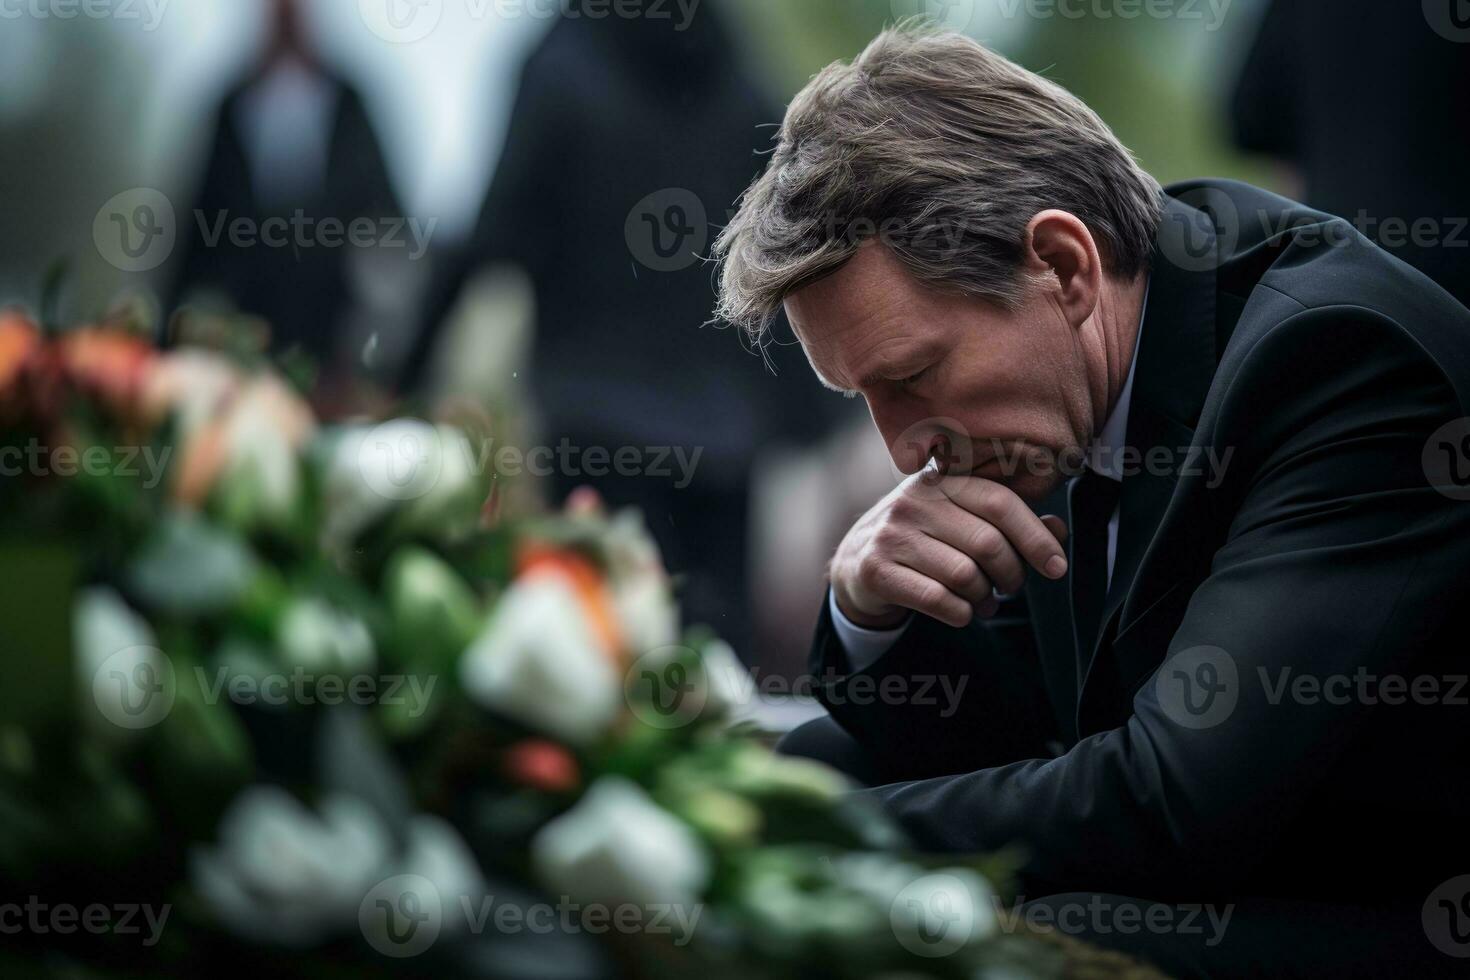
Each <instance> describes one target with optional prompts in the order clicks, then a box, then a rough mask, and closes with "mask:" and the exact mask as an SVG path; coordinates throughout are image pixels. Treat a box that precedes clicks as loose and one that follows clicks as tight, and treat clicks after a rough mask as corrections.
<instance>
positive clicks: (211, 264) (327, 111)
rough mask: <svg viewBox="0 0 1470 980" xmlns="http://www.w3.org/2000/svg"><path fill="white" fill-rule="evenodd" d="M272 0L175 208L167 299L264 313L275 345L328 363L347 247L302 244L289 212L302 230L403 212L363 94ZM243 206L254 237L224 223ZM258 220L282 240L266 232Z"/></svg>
mask: <svg viewBox="0 0 1470 980" xmlns="http://www.w3.org/2000/svg"><path fill="white" fill-rule="evenodd" d="M270 7H271V25H270V35H269V39H268V41H267V45H266V49H265V51H264V53H263V55H262V56H261V58H260V59H259V60H258V61H257V63H256V64H255V65H254V67H253V68H252V69H251V70H250V72H249V74H248V77H246V78H245V79H244V80H242V81H241V82H239V83H238V84H237V85H235V86H234V87H233V88H231V89H230V91H229V93H228V94H227V95H226V96H225V99H224V101H223V103H222V104H221V105H220V107H219V109H218V112H217V113H216V118H215V125H214V137H213V140H212V141H211V145H210V150H209V157H208V162H207V164H206V165H205V168H204V173H203V178H202V182H201V184H200V188H199V191H198V194H197V195H196V197H195V200H194V204H193V208H192V209H191V210H190V212H189V213H188V215H187V216H181V218H180V220H181V221H183V222H184V223H185V225H186V227H185V228H184V229H181V233H180V241H181V251H180V256H179V258H178V259H177V263H178V265H177V272H176V278H175V282H174V286H173V289H172V302H171V303H170V305H169V309H170V310H172V309H174V308H176V307H177V306H178V305H179V304H180V303H181V302H187V301H189V300H190V299H191V298H200V297H201V296H209V297H211V298H215V297H218V298H222V299H224V300H226V301H227V302H228V303H229V304H231V306H232V307H233V308H234V309H238V310H241V311H243V312H246V313H250V314H254V315H256V316H260V317H263V318H264V319H265V320H266V321H267V322H268V323H269V324H270V328H271V346H272V349H273V350H274V351H275V352H278V353H279V352H283V351H287V350H292V349H296V350H300V351H302V352H304V353H306V354H308V355H310V356H311V357H312V358H313V360H314V361H315V362H316V363H317V364H318V365H320V366H322V367H323V368H326V369H328V370H330V368H331V362H332V361H333V359H334V358H335V357H336V356H338V354H339V353H341V352H339V351H338V350H337V347H338V345H339V343H340V339H341V337H342V334H343V328H344V324H345V320H346V318H347V317H348V316H349V315H350V310H351V307H352V303H353V289H352V286H351V282H350V273H351V268H350V266H351V262H352V253H353V251H354V249H353V248H352V247H349V246H347V245H342V244H338V245H331V244H330V240H329V239H325V238H324V240H325V241H328V242H329V243H328V244H322V243H320V242H318V243H316V244H313V245H309V246H307V247H300V246H299V244H298V242H297V239H298V237H301V236H299V235H298V233H297V232H296V231H294V230H292V229H291V227H290V222H292V221H293V219H295V218H296V217H297V216H298V215H299V216H300V217H301V218H302V219H304V221H307V222H311V223H312V224H310V225H304V224H303V225H302V227H305V228H306V229H307V230H306V232H305V235H306V236H308V240H310V236H313V235H315V234H316V231H320V230H324V229H325V227H326V226H324V225H323V224H322V223H324V222H327V221H336V222H341V224H342V225H343V226H346V225H349V224H350V223H351V222H352V221H354V220H355V219H359V218H370V219H378V218H392V217H394V216H397V215H401V214H402V212H401V209H400V206H399V204H398V202H397V199H396V197H395V195H394V191H393V187H392V183H391V181H390V180H389V176H388V171H387V168H386V166H385V164H384V161H383V154H382V150H381V148H380V146H379V143H378V139H377V137H376V136H375V135H374V132H373V127H372V124H371V122H370V121H369V119H368V115H367V112H366V110H365V108H364V106H363V101H362V98H361V96H360V95H359V94H358V92H357V90H356V89H354V88H353V87H352V85H351V84H349V83H348V82H347V81H346V80H344V79H343V78H341V77H339V76H338V75H337V74H336V73H334V72H333V71H332V70H331V69H330V68H329V67H327V66H326V65H325V64H323V63H322V61H321V59H320V58H319V56H318V54H317V52H316V51H315V50H314V49H313V46H312V44H311V42H310V40H309V38H308V36H307V34H306V30H305V26H304V25H303V23H302V14H301V11H300V9H299V7H298V3H297V0H270ZM242 218H243V219H246V220H247V221H248V222H249V223H250V227H251V228H253V229H255V230H256V231H255V234H256V236H257V238H258V240H256V241H254V242H247V241H245V240H242V242H241V243H235V242H233V241H232V236H231V234H230V232H229V226H230V223H231V222H234V221H236V220H238V219H242ZM271 219H276V221H275V222H273V223H272V224H271V225H268V224H267V222H269V221H270V220H271ZM281 221H285V222H287V224H286V225H282V224H281V223H280V222H281ZM298 224H301V222H298ZM267 229H271V230H270V235H271V237H272V238H273V239H274V240H275V241H276V242H278V243H280V244H268V243H267V242H266V241H265V240H264V239H265V237H266V234H265V233H266V231H267ZM283 236H284V238H283ZM335 237H336V238H337V239H338V240H341V239H342V238H343V237H344V236H341V235H338V236H335Z"/></svg>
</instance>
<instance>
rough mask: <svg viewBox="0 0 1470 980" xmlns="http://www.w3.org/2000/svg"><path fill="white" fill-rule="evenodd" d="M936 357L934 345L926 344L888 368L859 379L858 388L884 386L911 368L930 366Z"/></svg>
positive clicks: (869, 373) (879, 369) (871, 372)
mask: <svg viewBox="0 0 1470 980" xmlns="http://www.w3.org/2000/svg"><path fill="white" fill-rule="evenodd" d="M935 356H936V351H935V350H934V348H933V346H932V345H929V344H926V345H925V346H923V347H916V348H914V349H913V350H911V351H909V352H908V353H906V354H905V355H904V356H903V357H901V358H898V359H896V360H895V361H894V363H893V364H889V365H887V366H886V367H881V368H877V369H875V370H873V371H870V372H868V373H867V374H865V375H863V376H862V377H861V378H860V379H858V387H860V388H872V387H875V386H877V385H880V384H883V383H884V382H885V381H891V380H893V377H894V375H895V374H896V373H898V372H899V371H907V370H909V368H910V367H918V366H919V365H921V364H928V363H929V362H930V361H932V360H934V358H935Z"/></svg>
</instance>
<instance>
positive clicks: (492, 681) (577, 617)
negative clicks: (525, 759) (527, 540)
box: [460, 576, 623, 744]
mask: <svg viewBox="0 0 1470 980" xmlns="http://www.w3.org/2000/svg"><path fill="white" fill-rule="evenodd" d="M460 682H461V683H462V685H463V686H464V689H465V692H466V693H467V694H468V695H469V696H470V697H471V698H473V699H475V700H476V701H478V702H479V703H480V704H481V705H483V706H484V707H487V708H490V709H491V710H494V711H498V712H501V713H502V714H505V715H507V716H509V717H511V718H515V719H517V720H519V721H521V722H523V723H525V724H527V725H530V726H531V727H533V728H538V729H542V730H544V731H546V732H548V733H549V734H552V735H555V736H557V737H559V738H563V739H566V740H567V741H569V742H573V743H578V744H585V743H587V742H590V741H592V740H593V739H595V738H597V737H598V736H600V735H601V734H602V733H603V732H604V731H606V730H607V727H608V726H609V725H610V724H611V723H612V722H613V720H614V719H616V718H617V716H618V712H619V710H620V709H621V707H622V697H623V689H622V684H621V683H620V681H619V678H618V674H617V671H616V670H615V669H614V668H613V665H612V664H611V663H610V662H609V661H608V659H607V657H606V656H605V655H604V654H603V652H602V651H601V649H600V648H599V645H598V642H597V638H596V636H595V635H594V634H593V631H592V627H591V625H590V624H589V623H588V622H587V619H586V615H585V614H584V613H583V611H582V607H581V604H580V603H579V602H578V600H577V596H576V594H575V593H574V592H573V591H572V588H571V586H569V585H568V584H567V583H566V582H564V581H562V580H561V579H560V578H557V577H555V576H536V577H535V578H533V579H530V580H528V581H520V582H515V583H513V584H512V585H511V587H510V588H509V589H507V590H506V592H505V594H504V595H503V596H502V597H501V599H500V602H499V603H498V604H497V605H496V609H495V611H494V613H493V614H492V618H491V620H490V623H489V625H488V627H487V628H486V629H485V631H484V632H483V633H481V634H480V637H479V638H478V639H476V640H475V641H474V643H472V644H471V645H470V648H469V649H468V650H467V651H465V655H464V658H463V659H462V660H461V661H460Z"/></svg>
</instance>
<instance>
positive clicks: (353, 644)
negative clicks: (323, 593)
mask: <svg viewBox="0 0 1470 980" xmlns="http://www.w3.org/2000/svg"><path fill="white" fill-rule="evenodd" d="M276 644H277V647H278V649H279V651H280V656H281V659H282V661H283V662H284V663H285V664H286V665H287V666H289V667H300V668H301V669H302V670H303V671H306V672H307V673H309V674H313V675H320V674H338V675H340V676H342V677H356V676H358V675H360V674H365V673H369V672H371V671H372V670H373V668H374V666H375V665H376V661H377V658H376V654H375V652H374V649H373V637H372V634H371V633H369V632H368V628H367V627H366V626H364V625H363V623H362V620H360V619H358V618H357V617H356V616H352V615H350V614H348V613H345V612H342V611H340V610H338V609H336V608H335V607H333V606H332V605H331V604H330V603H328V602H326V601H325V600H323V599H318V598H316V597H315V596H312V597H308V598H305V599H297V600H295V601H293V602H292V603H291V605H290V606H288V607H287V608H286V612H285V613H284V614H283V615H282V616H281V621H280V623H278V624H277V626H276Z"/></svg>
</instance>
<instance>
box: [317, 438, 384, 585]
mask: <svg viewBox="0 0 1470 980" xmlns="http://www.w3.org/2000/svg"><path fill="white" fill-rule="evenodd" d="M372 431H374V430H373V429H372V428H370V427H368V426H357V427H351V428H341V429H335V430H333V431H332V432H331V433H330V434H329V435H328V436H327V438H326V440H324V447H325V450H326V457H327V458H326V464H325V467H324V472H323V474H322V490H323V495H324V498H325V503H326V513H325V515H324V518H323V521H322V543H323V545H324V546H325V547H326V548H327V549H328V550H329V551H331V552H333V553H334V554H337V555H339V556H340V555H343V554H346V553H347V551H348V550H349V549H350V548H351V546H352V542H353V539H354V538H356V537H357V535H359V534H361V533H362V532H363V530H365V529H366V528H367V527H368V526H369V525H371V524H373V523H374V522H375V521H377V520H378V519H379V518H381V517H382V516H384V515H385V514H387V513H388V511H390V510H391V509H392V508H393V506H394V503H395V501H394V500H393V498H392V497H388V496H384V495H383V494H381V493H379V492H377V491H376V490H374V489H373V485H372V483H371V482H370V480H369V478H368V475H367V474H366V473H365V472H364V467H365V466H367V465H371V462H372V461H373V459H374V457H373V456H372V454H365V453H364V452H363V446H364V445H365V444H366V442H367V439H368V433H370V432H372ZM364 458H366V459H367V462H364ZM378 458H379V460H380V461H381V462H382V463H383V465H384V467H385V470H384V473H383V474H382V478H383V479H385V480H386V479H387V476H386V466H387V460H386V458H385V457H378Z"/></svg>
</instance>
